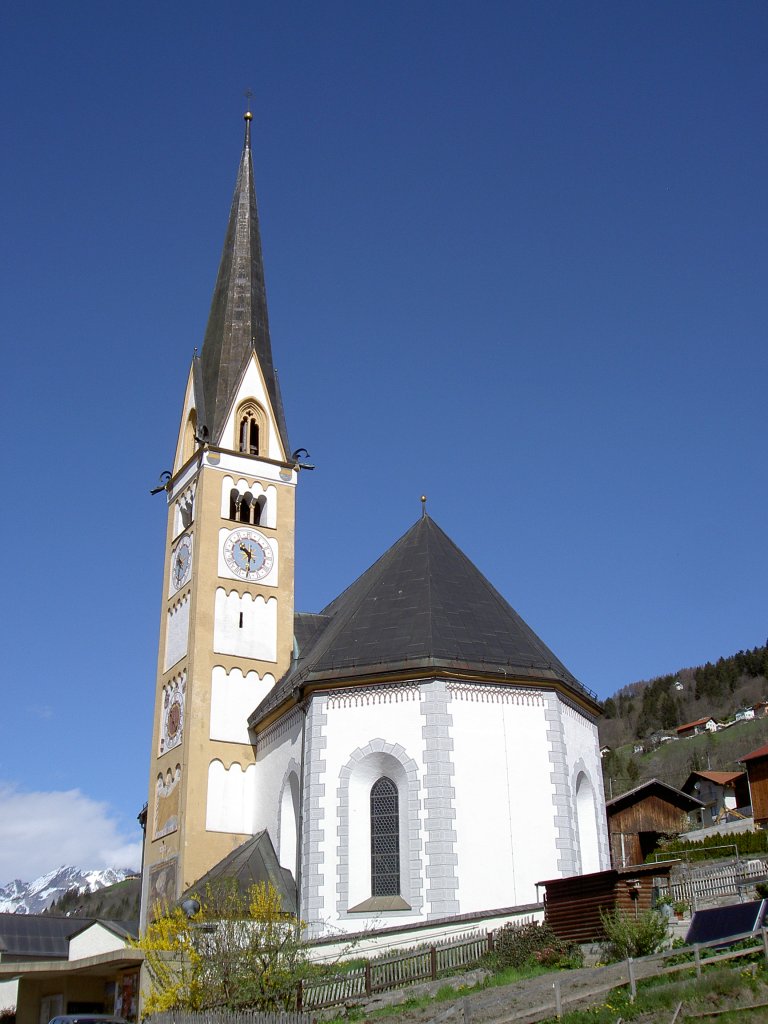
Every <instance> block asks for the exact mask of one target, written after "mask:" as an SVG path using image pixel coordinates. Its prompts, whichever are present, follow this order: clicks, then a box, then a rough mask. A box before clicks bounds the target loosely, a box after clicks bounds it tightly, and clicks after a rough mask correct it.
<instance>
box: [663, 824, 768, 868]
mask: <svg viewBox="0 0 768 1024" xmlns="http://www.w3.org/2000/svg"><path fill="white" fill-rule="evenodd" d="M716 847H719V849H716ZM734 847H736V852H738V854H739V855H740V856H743V855H746V854H752V853H762V854H765V853H768V832H766V831H759V832H732V833H730V834H729V835H728V836H721V835H714V836H707V838H706V839H677V838H674V837H670V838H669V839H664V840H663V841H662V842H661V843H660V844H659V848H658V849H657V850H655V851H654V852H653V853H650V854H649V855H648V856H647V857H646V858H645V859H646V861H654V860H658V857H657V856H656V855H657V854H662V853H663V854H665V855H668V856H669V857H670V858H672V857H675V856H676V855H677V854H679V853H685V854H687V855H688V856H687V859H688V860H715V859H717V858H719V857H733V855H734V849H733V848H734Z"/></svg>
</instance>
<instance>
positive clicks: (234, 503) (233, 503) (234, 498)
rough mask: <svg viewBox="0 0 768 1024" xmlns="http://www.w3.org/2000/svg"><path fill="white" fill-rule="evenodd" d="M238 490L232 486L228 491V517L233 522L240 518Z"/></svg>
mask: <svg viewBox="0 0 768 1024" xmlns="http://www.w3.org/2000/svg"><path fill="white" fill-rule="evenodd" d="M240 498H241V495H240V491H238V489H237V488H236V487H233V488H232V490H231V491H230V492H229V518H230V519H231V520H232V521H233V522H237V520H238V519H239V518H240Z"/></svg>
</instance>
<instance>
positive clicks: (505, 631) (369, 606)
mask: <svg viewBox="0 0 768 1024" xmlns="http://www.w3.org/2000/svg"><path fill="white" fill-rule="evenodd" d="M322 616H323V618H324V619H325V626H324V628H322V629H318V631H317V633H316V634H315V636H314V639H311V638H310V639H309V642H305V644H304V645H303V646H302V644H301V643H299V644H298V646H299V657H298V660H297V661H295V662H294V665H293V666H292V668H291V670H290V671H289V672H288V673H287V674H286V675H285V676H284V677H283V679H282V680H281V681H280V682H279V683H278V685H277V686H276V687H275V688H274V690H273V691H272V693H271V694H269V695H268V696H267V697H266V698H265V699H264V701H262V703H261V704H260V705H259V707H258V708H257V709H256V711H255V712H254V714H253V715H252V716H251V724H256V723H258V722H259V721H260V720H261V719H263V718H264V717H265V716H266V715H267V714H269V713H270V712H271V711H272V710H274V709H275V708H276V707H278V706H279V705H280V704H281V703H282V702H283V701H284V700H285V699H286V698H288V697H289V695H290V694H291V692H292V691H293V690H294V689H295V688H296V687H300V686H302V685H304V684H307V683H316V682H321V681H329V682H331V681H335V682H340V681H343V680H344V679H347V678H349V679H350V680H354V679H355V677H357V676H363V675H371V674H376V675H381V674H389V675H391V674H393V673H395V672H399V673H401V674H402V675H403V677H405V678H407V676H408V673H409V672H415V671H417V670H423V669H435V670H436V671H440V672H442V673H444V674H450V673H451V672H452V671H453V672H454V673H455V672H457V671H458V672H462V671H463V672H471V673H474V674H479V675H490V676H492V677H496V678H498V677H501V678H502V679H504V678H510V679H526V680H527V679H530V680H531V682H533V683H541V682H560V683H563V684H565V685H566V686H567V687H569V688H570V689H572V690H575V691H578V692H579V693H580V694H584V695H586V696H588V697H589V698H590V699H591V700H592V701H594V700H595V698H594V695H593V694H592V693H591V692H590V691H588V690H586V688H585V687H583V686H582V685H581V684H580V683H579V682H578V681H577V680H576V679H575V678H574V676H573V675H571V673H570V672H569V671H568V669H567V668H566V667H565V666H564V665H563V664H562V662H561V661H560V660H559V659H558V658H557V657H555V655H554V654H553V653H552V651H550V649H549V648H548V647H547V646H546V644H544V643H543V642H542V641H541V640H540V639H539V638H538V637H537V636H536V634H535V633H534V632H533V630H532V629H531V628H530V627H529V626H527V625H526V623H525V622H523V620H522V619H521V618H520V616H519V615H518V614H517V612H516V611H515V610H514V609H513V608H512V607H511V606H510V605H509V604H508V603H507V602H506V601H505V600H504V598H503V597H502V596H501V594H499V592H498V591H497V590H495V589H494V588H493V587H492V586H491V584H490V583H489V582H488V580H487V579H486V578H485V577H484V576H483V574H482V573H481V572H480V570H479V569H477V568H476V567H475V566H474V565H473V564H472V562H470V560H469V559H468V558H467V556H466V555H465V554H463V553H462V552H461V551H460V550H459V548H457V547H456V545H455V544H454V543H453V541H452V540H450V539H449V538H448V537H447V536H446V535H445V534H444V533H443V531H442V530H441V529H440V527H439V526H437V525H436V523H435V522H434V521H433V520H432V519H431V518H430V517H429V516H426V515H425V516H422V518H421V519H419V520H418V522H416V523H415V524H414V526H412V527H411V529H410V530H408V532H407V533H406V534H404V536H403V537H401V538H400V540H398V541H397V542H396V543H395V544H394V545H393V546H392V547H391V548H390V549H389V550H388V551H387V552H386V553H385V554H384V555H382V557H381V558H380V559H379V560H378V562H376V563H375V564H374V565H373V566H371V568H370V569H368V570H367V572H364V573H363V575H362V576H360V578H359V579H357V580H356V581H355V582H354V583H353V584H352V586H351V587H348V588H347V590H345V591H344V593H342V594H341V595H340V596H339V597H337V598H336V600H335V601H332V602H331V604H329V605H328V606H327V607H326V608H324V609H323V612H322ZM316 625H318V627H319V626H320V625H321V623H319V622H318V623H316ZM306 635H307V634H306V633H305V636H306Z"/></svg>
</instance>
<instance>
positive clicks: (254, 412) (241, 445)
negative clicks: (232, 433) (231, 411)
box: [237, 401, 267, 455]
mask: <svg viewBox="0 0 768 1024" xmlns="http://www.w3.org/2000/svg"><path fill="white" fill-rule="evenodd" d="M237 450H238V451H240V452H243V453H244V454H246V455H266V453H267V424H266V420H265V418H264V413H263V411H262V410H261V408H260V407H259V406H258V405H256V403H255V402H253V401H249V402H246V403H245V404H244V405H242V406H241V407H240V409H239V410H238V414H237Z"/></svg>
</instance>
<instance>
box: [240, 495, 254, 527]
mask: <svg viewBox="0 0 768 1024" xmlns="http://www.w3.org/2000/svg"><path fill="white" fill-rule="evenodd" d="M252 505H253V495H252V494H251V492H250V491H246V492H245V494H244V495H243V497H242V500H241V502H240V522H241V523H250V522H251V506H252Z"/></svg>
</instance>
